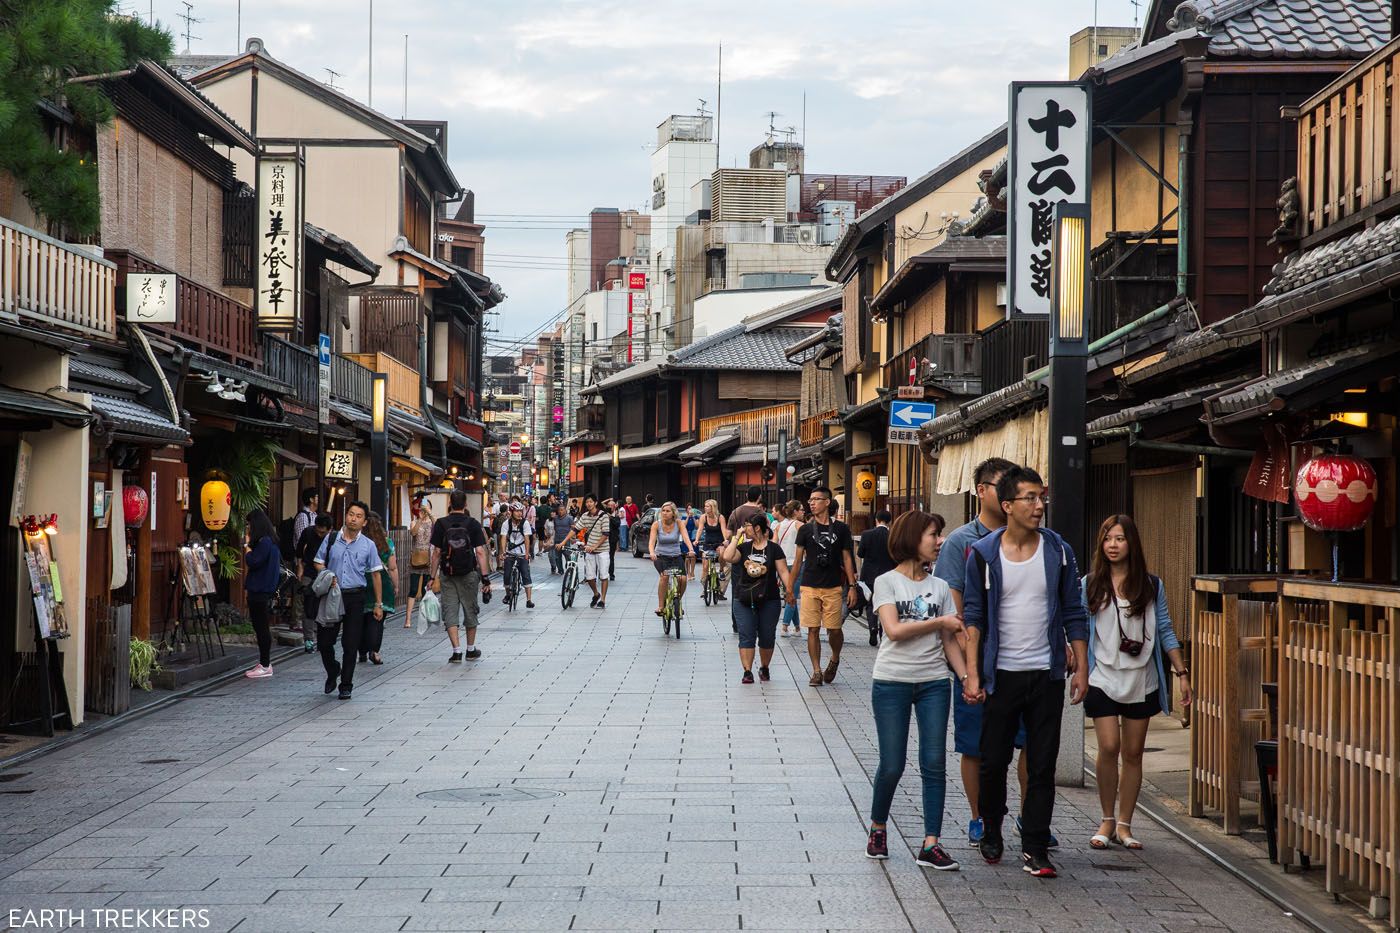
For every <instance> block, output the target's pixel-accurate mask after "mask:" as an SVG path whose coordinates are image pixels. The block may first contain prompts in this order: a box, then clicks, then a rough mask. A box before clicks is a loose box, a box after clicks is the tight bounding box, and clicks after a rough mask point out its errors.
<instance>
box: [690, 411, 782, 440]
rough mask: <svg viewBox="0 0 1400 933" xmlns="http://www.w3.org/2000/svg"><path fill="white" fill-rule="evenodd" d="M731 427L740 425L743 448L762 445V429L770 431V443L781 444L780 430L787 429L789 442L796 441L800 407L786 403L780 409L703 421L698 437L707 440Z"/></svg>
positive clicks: (734, 413) (742, 413) (737, 412)
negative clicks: (790, 440)
mask: <svg viewBox="0 0 1400 933" xmlns="http://www.w3.org/2000/svg"><path fill="white" fill-rule="evenodd" d="M728 425H738V427H739V443H741V444H762V443H763V429H764V428H765V427H766V428H767V429H768V443H770V444H776V443H778V431H779V429H786V430H787V432H788V437H789V438H790V439H796V438H797V436H798V435H797V403H796V402H784V403H782V404H781V405H769V406H768V407H767V408H755V409H753V410H751V411H736V412H733V413H731V414H728V415H716V416H715V417H713V418H701V419H700V434H699V437H700V438H701V439H702V440H703V439H708V438H710V437H713V436H714V433H715V431H716V430H718V429H719V428H722V427H726V426H728Z"/></svg>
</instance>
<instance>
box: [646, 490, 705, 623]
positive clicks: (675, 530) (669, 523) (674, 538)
mask: <svg viewBox="0 0 1400 933" xmlns="http://www.w3.org/2000/svg"><path fill="white" fill-rule="evenodd" d="M694 550H695V545H694V544H692V543H691V541H690V535H689V534H688V533H686V530H685V523H684V522H682V521H681V520H680V516H679V515H677V514H676V504H675V503H674V502H663V503H661V512H660V513H659V514H658V515H657V516H656V521H654V522H652V523H651V537H650V539H649V540H648V541H647V557H649V558H651V563H652V566H654V567H655V568H656V573H657V575H658V576H659V577H660V579H659V580H657V582H656V614H657V615H661V609H662V607H663V606H664V605H665V602H666V571H667V570H679V571H681V575H680V577H679V578H678V579H677V580H676V586H677V591H676V598H677V599H680V598H681V597H682V596H684V595H685V558H684V555H685V554H688V553H691V552H693V551H694Z"/></svg>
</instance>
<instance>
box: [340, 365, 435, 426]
mask: <svg viewBox="0 0 1400 933" xmlns="http://www.w3.org/2000/svg"><path fill="white" fill-rule="evenodd" d="M345 355H346V357H347V358H349V359H351V360H353V361H355V362H356V363H359V364H360V365H361V366H363V367H365V368H366V369H368V370H369V371H370V372H372V373H385V374H387V375H388V377H389V404H390V405H393V406H394V407H395V408H401V409H403V410H404V411H407V412H411V413H413V414H415V415H416V414H418V413H419V407H418V402H419V399H420V397H421V391H420V386H419V376H418V372H417V370H414V369H410V368H409V367H407V366H405V365H404V364H403V363H400V362H399V361H398V360H396V359H394V358H393V357H392V356H390V355H389V354H387V353H347V354H345Z"/></svg>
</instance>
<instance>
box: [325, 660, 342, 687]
mask: <svg viewBox="0 0 1400 933" xmlns="http://www.w3.org/2000/svg"><path fill="white" fill-rule="evenodd" d="M339 679H340V665H339V664H337V665H336V666H335V667H333V668H331V670H330V673H328V674H327V675H326V692H327V693H334V692H335V682H336V681H337V680H339Z"/></svg>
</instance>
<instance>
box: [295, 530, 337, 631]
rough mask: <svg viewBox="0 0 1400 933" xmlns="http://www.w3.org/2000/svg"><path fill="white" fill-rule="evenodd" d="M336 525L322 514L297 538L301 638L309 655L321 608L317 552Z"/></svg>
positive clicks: (296, 562) (296, 565)
mask: <svg viewBox="0 0 1400 933" xmlns="http://www.w3.org/2000/svg"><path fill="white" fill-rule="evenodd" d="M334 524H335V523H334V522H332V521H331V517H330V515H328V514H326V513H324V512H322V513H321V514H319V515H317V516H316V521H315V522H314V523H313V524H312V525H311V527H310V528H307V529H306V530H305V531H303V532H302V533H301V537H299V538H297V546H296V553H295V555H294V560H295V567H296V574H297V579H298V580H300V581H301V587H302V597H301V611H302V620H301V637H302V648H303V650H304V651H305V652H306V653H307V654H310V653H311V652H313V651H315V650H316V612H317V610H318V609H319V608H320V606H321V597H319V596H317V595H316V591H315V590H314V589H313V588H312V584H314V583H315V582H316V564H315V561H316V550H317V549H318V548H319V547H320V546H321V542H322V541H323V540H324V539H325V537H326V535H328V534H330V533H331V527H332V526H333V525H334Z"/></svg>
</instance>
